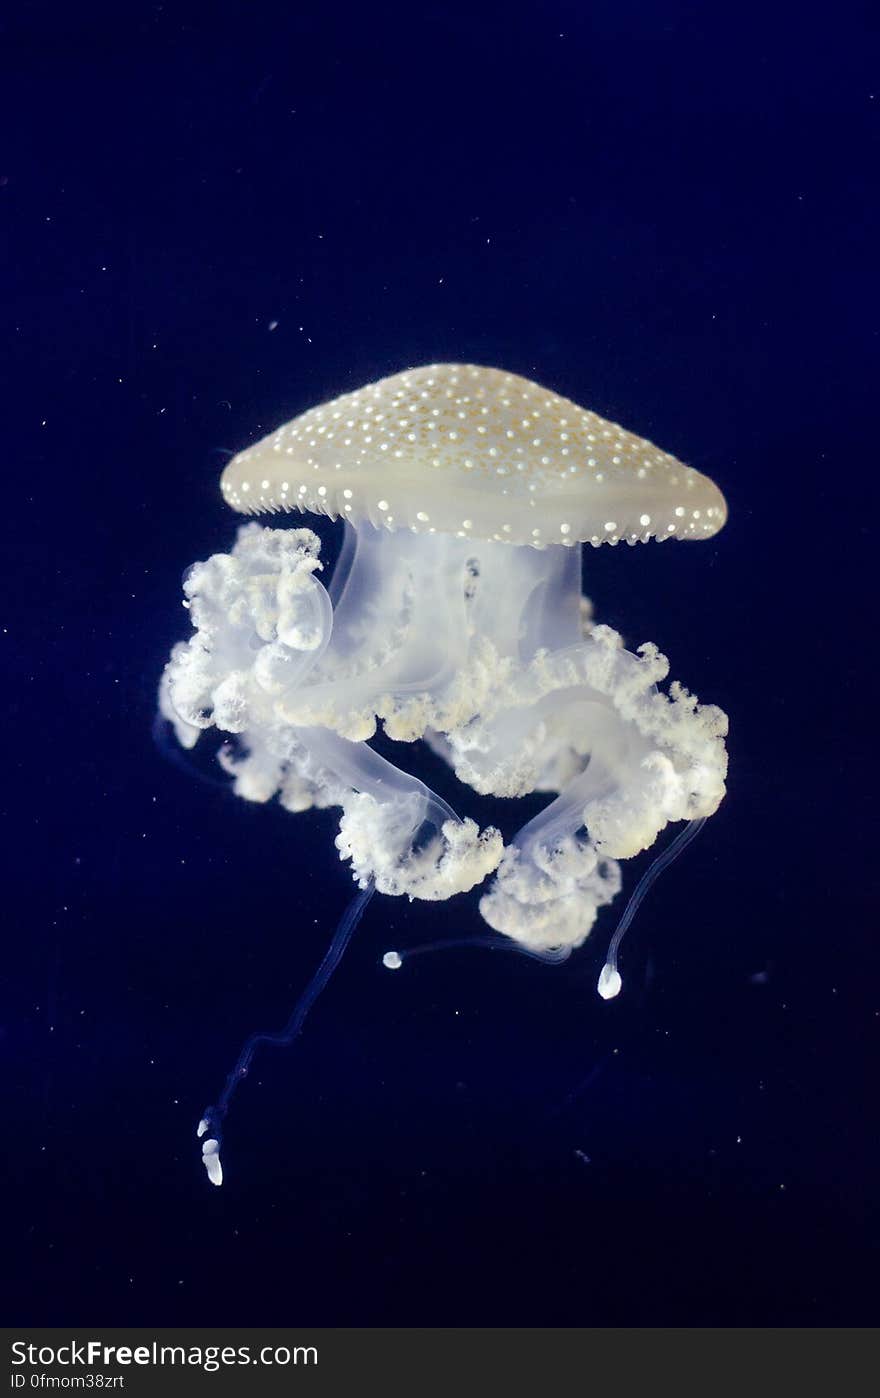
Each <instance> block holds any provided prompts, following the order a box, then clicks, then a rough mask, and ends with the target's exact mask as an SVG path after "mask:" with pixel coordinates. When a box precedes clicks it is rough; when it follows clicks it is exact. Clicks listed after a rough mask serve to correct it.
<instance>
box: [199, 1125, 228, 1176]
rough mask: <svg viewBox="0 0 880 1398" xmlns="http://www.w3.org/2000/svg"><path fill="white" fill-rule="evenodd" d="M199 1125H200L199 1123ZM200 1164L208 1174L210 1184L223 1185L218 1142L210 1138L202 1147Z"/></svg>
mask: <svg viewBox="0 0 880 1398" xmlns="http://www.w3.org/2000/svg"><path fill="white" fill-rule="evenodd" d="M200 1125H201V1123H200ZM202 1164H203V1165H204V1167H205V1169H206V1170H207V1172H208V1179H209V1180H210V1181H211V1183H212V1184H216V1185H218V1186H219V1185H221V1184H222V1183H223V1166H222V1165H221V1164H220V1142H219V1141H217V1140H215V1139H214V1137H213V1136H211V1137H210V1138H209V1139H208V1140H207V1141H205V1143H204V1145H203V1146H202Z"/></svg>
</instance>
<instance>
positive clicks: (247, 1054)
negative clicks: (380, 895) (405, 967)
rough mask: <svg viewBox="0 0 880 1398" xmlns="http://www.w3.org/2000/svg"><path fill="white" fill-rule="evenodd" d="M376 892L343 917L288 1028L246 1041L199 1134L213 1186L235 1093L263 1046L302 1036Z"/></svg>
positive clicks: (360, 895)
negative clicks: (312, 1010) (224, 1130)
mask: <svg viewBox="0 0 880 1398" xmlns="http://www.w3.org/2000/svg"><path fill="white" fill-rule="evenodd" d="M374 891H375V887H374V885H373V884H372V883H370V884H368V885H367V887H366V888H362V889H360V890H359V891H358V892H357V893H356V894H355V896H354V897H353V898H352V900H351V902H350V903H349V905H348V907H347V908H346V910H345V912H344V913H343V914H342V918H341V919H340V922H339V926H338V927H337V929H336V932H335V934H334V936H333V940H332V942H331V943H330V945H329V947H328V948H327V951H326V952H325V954H324V958H323V960H322V961H321V964H320V966H319V967H318V969H317V971H316V972H315V974H314V976H313V977H312V979H311V980H310V981H309V983H308V985H307V986H306V988H305V990H304V991H303V993H302V995H301V996H300V998H299V1000H298V1001H297V1003H296V1005H295V1007H294V1009H293V1012H292V1014H291V1016H290V1018H289V1019H288V1021H287V1023H286V1024H285V1026H284V1028H283V1029H281V1030H280V1031H278V1032H277V1033H275V1034H270V1033H264V1032H259V1033H256V1034H251V1036H250V1038H249V1039H247V1040H246V1041H245V1043H244V1045H243V1047H242V1050H241V1053H240V1054H239V1055H238V1058H237V1059H236V1062H235V1067H234V1068H233V1069H232V1072H231V1073H230V1074H229V1076H228V1078H227V1079H226V1083H225V1086H224V1088H223V1091H222V1093H221V1094H220V1097H219V1098H218V1100H217V1102H216V1103H215V1104H214V1105H213V1106H212V1107H208V1108H206V1110H205V1112H204V1114H203V1116H202V1119H201V1121H200V1122H199V1125H198V1131H197V1133H196V1134H197V1136H198V1138H199V1139H200V1140H201V1142H202V1163H203V1164H204V1166H205V1169H206V1170H207V1172H208V1179H209V1180H210V1181H211V1184H215V1185H221V1184H222V1183H223V1167H222V1165H221V1163H220V1146H221V1144H222V1141H223V1132H222V1125H223V1120H224V1118H225V1116H226V1113H227V1112H228V1111H229V1104H230V1102H231V1101H232V1097H233V1095H234V1093H235V1089H236V1088H237V1087H238V1085H239V1083H240V1082H242V1081H243V1079H244V1078H246V1077H247V1075H248V1072H249V1070H250V1066H251V1063H252V1062H253V1058H254V1054H255V1053H256V1051H257V1049H258V1048H260V1046H261V1045H262V1044H268V1045H270V1046H271V1047H272V1048H288V1047H289V1046H290V1045H291V1044H292V1043H293V1041H294V1040H295V1039H296V1038H297V1036H298V1035H299V1034H300V1033H301V1032H302V1027H303V1025H304V1023H305V1021H306V1016H307V1015H308V1013H309V1010H310V1009H311V1008H312V1006H313V1005H314V1003H315V1001H316V1000H317V998H318V996H319V995H320V994H321V991H322V990H323V989H324V987H325V986H326V984H327V982H328V981H329V979H330V977H331V976H332V975H333V972H334V971H335V970H336V967H337V966H338V965H339V963H340V961H341V960H342V957H343V955H344V953H345V949H346V947H347V946H348V943H349V942H350V940H351V937H352V934H353V932H354V930H355V928H356V927H357V925H358V923H359V922H360V920H361V918H362V917H363V915H364V912H365V910H366V907H367V904H368V903H369V901H370V899H371V898H372V896H373V893H374Z"/></svg>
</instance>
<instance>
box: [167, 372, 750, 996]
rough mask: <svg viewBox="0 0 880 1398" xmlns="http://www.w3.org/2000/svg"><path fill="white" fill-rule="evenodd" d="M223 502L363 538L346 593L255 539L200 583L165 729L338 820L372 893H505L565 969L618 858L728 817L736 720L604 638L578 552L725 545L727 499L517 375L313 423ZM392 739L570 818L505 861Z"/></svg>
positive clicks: (437, 383) (410, 382)
mask: <svg viewBox="0 0 880 1398" xmlns="http://www.w3.org/2000/svg"><path fill="white" fill-rule="evenodd" d="M221 489H222V492H223V496H224V498H225V499H226V501H227V503H228V504H229V505H230V506H231V507H232V508H233V509H234V510H236V511H238V512H239V513H241V514H245V515H258V514H272V515H277V514H280V513H286V512H299V513H302V514H306V515H308V514H319V515H325V516H328V517H329V518H332V519H336V518H340V519H342V520H343V521H344V522H345V539H344V543H343V548H342V552H341V554H340V558H339V561H338V563H337V565H336V569H335V571H334V576H333V578H332V580H331V581H330V583H329V586H328V587H326V588H325V586H324V583H323V581H322V579H321V577H320V574H321V573H322V571H323V565H322V563H321V560H320V541H319V539H318V538H317V536H316V535H315V534H314V533H313V531H312V530H310V529H308V528H296V527H294V528H280V529H279V528H271V527H269V528H267V527H263V526H261V525H259V524H256V523H253V522H252V523H248V524H245V525H243V526H242V527H241V528H240V530H239V533H238V537H237V540H236V543H235V545H234V547H233V548H232V550H231V551H230V553H228V554H216V555H214V556H213V557H212V558H210V559H208V560H207V562H204V563H197V564H195V565H194V566H193V568H192V569H190V571H189V573H188V574H187V577H186V580H185V584H184V591H185V594H186V599H187V603H188V606H189V616H190V620H191V622H192V625H193V635H192V636H191V638H190V640H189V641H188V642H187V643H180V644H178V646H176V647H175V649H174V652H173V653H172V657H171V659H170V661H169V664H168V666H167V667H166V671H165V675H164V677H163V682H162V687H161V692H160V707H161V710H162V713H163V714H164V716H165V717H167V718H169V719H170V720H171V721H172V723H173V724H174V725H175V728H176V731H177V733H178V736H179V738H180V741H181V742H182V743H183V744H184V745H185V746H191V745H192V744H193V743H194V742H195V741H196V740H197V738H198V736H199V733H200V732H201V731H203V730H204V729H205V728H208V727H211V726H214V727H217V728H219V729H221V730H222V731H224V732H225V733H227V734H229V735H233V736H232V744H233V745H234V746H229V745H227V746H226V747H225V748H224V749H223V750H222V752H221V762H222V765H223V767H224V769H225V770H226V771H227V772H228V773H229V775H230V776H231V778H232V781H233V784H234V789H235V791H236V792H237V793H238V794H239V795H241V796H242V797H244V798H245V799H248V800H253V801H266V800H269V799H271V798H273V797H275V796H277V797H278V799H279V800H280V801H281V803H282V805H284V806H285V807H286V808H287V809H288V810H290V811H292V812H298V811H304V810H306V809H308V808H309V807H311V806H321V807H326V806H335V807H339V808H340V809H341V816H340V822H339V835H338V837H337V840H336V846H337V849H338V852H339V855H340V857H341V858H342V859H343V860H346V861H348V862H349V863H350V866H351V871H352V874H353V877H354V879H355V881H356V882H357V883H358V885H359V886H360V887H361V888H362V889H364V888H367V887H370V888H371V889H372V888H375V889H376V890H377V891H378V892H380V893H384V894H387V895H392V896H395V895H401V894H405V895H406V896H407V897H409V898H410V899H432V900H435V899H447V898H449V897H451V896H453V895H454V894H458V893H463V892H467V891H468V890H470V889H472V888H475V887H477V886H478V885H484V887H483V890H482V893H481V897H480V901H479V908H480V912H481V914H482V916H483V918H484V920H485V922H486V923H488V925H489V927H490V928H491V929H492V930H493V931H494V932H496V933H500V934H503V935H504V936H506V937H508V938H511V939H513V941H514V942H516V943H517V944H519V945H520V946H521V947H523V948H524V949H527V950H530V951H533V952H536V953H541V954H544V953H548V952H550V953H555V952H558V951H566V952H567V951H570V950H571V949H572V948H573V947H577V946H579V945H580V944H581V943H582V942H583V941H584V939H585V938H586V937H587V935H588V934H589V932H590V930H591V927H592V925H593V923H594V921H595V918H596V915H597V913H598V910H599V909H600V908H601V907H602V906H604V905H606V904H608V903H610V902H611V900H612V899H613V898H614V897H615V895H616V894H617V892H618V891H619V889H620V886H621V872H620V864H619V861H620V860H625V859H629V858H630V857H632V856H633V855H636V854H638V853H639V852H640V851H642V850H645V849H647V848H649V847H650V846H651V845H652V844H653V843H654V841H655V840H656V839H657V836H658V835H659V834H660V832H661V831H662V830H663V829H664V828H665V827H666V826H667V825H668V824H669V823H671V822H680V821H686V822H694V821H700V820H702V819H704V818H705V817H707V816H709V815H711V814H712V813H713V812H714V811H715V810H716V809H717V807H718V805H719V803H720V801H721V799H722V797H723V795H724V778H725V772H726V754H725V749H724V741H723V739H724V735H725V732H726V719H725V716H724V714H723V713H722V712H721V711H720V710H719V709H717V708H715V707H713V706H710V705H700V704H698V702H697V700H696V699H695V698H694V696H692V695H690V694H689V693H688V692H687V690H685V689H684V688H683V687H682V686H681V685H679V684H677V683H674V684H671V685H670V686H669V688H668V690H667V691H665V692H664V690H663V689H661V688H660V686H661V685H662V683H663V681H664V680H665V679H666V677H667V673H668V665H667V662H666V660H665V658H664V657H663V656H662V655H661V654H660V652H659V651H658V649H657V647H656V646H654V645H653V644H651V643H646V644H644V645H642V646H640V647H639V649H638V650H637V651H636V652H634V653H633V652H630V651H627V650H626V649H625V648H624V646H623V643H622V640H621V638H620V636H619V635H618V634H617V633H616V632H615V631H613V630H612V629H611V628H610V627H607V626H603V625H598V624H595V623H594V621H593V619H592V616H591V614H590V609H589V607H588V605H586V603H585V600H584V599H583V598H582V597H581V564H580V553H581V550H580V547H579V545H581V544H590V545H592V546H593V547H599V546H601V545H602V544H611V545H616V544H618V543H620V542H622V541H626V542H627V543H628V544H633V545H634V544H636V543H639V542H647V541H648V540H652V539H655V540H661V541H662V540H665V539H682V540H685V541H687V540H696V539H707V538H710V537H712V536H713V535H714V534H715V533H717V531H718V530H719V529H720V528H721V527H722V526H723V524H724V522H725V519H726V515H727V509H726V505H725V501H724V498H723V496H722V494H721V492H720V491H719V489H718V487H717V486H716V485H715V484H714V483H713V482H712V481H711V480H709V479H708V478H707V477H706V476H704V475H701V474H700V473H699V472H698V471H695V470H693V469H692V468H690V467H687V466H685V465H683V464H682V463H681V462H679V461H677V460H676V459H675V458H674V457H672V456H669V455H668V454H667V453H665V452H662V451H660V450H658V449H657V448H656V447H654V446H653V445H652V444H651V443H650V442H648V441H646V440H645V439H643V438H641V437H637V436H634V435H633V434H632V433H630V432H628V431H625V430H624V429H623V428H621V427H618V426H616V425H614V424H613V423H609V422H606V421H604V420H603V419H602V418H600V417H598V416H597V415H596V414H595V413H592V412H589V411H587V410H585V409H583V408H580V407H578V406H577V405H576V404H575V403H573V402H571V401H569V400H568V399H566V398H563V397H561V396H559V395H558V394H555V393H553V392H552V391H550V390H548V389H546V388H542V387H540V386H539V385H538V384H536V383H532V382H530V381H529V380H526V379H523V378H520V377H518V376H517V375H514V374H509V373H505V372H503V371H501V370H499V369H491V368H482V367H479V366H475V365H455V364H435V365H429V366H426V367H422V368H417V369H411V370H407V371H405V372H403V373H399V374H394V375H392V376H391V377H389V378H385V379H382V380H380V381H379V382H378V383H374V384H370V385H367V386H366V387H365V388H363V389H360V390H358V391H357V392H355V393H348V394H345V395H343V396H342V397H340V398H337V399H334V400H333V401H332V402H329V403H326V404H323V405H321V406H319V407H316V408H312V409H310V410H309V411H307V412H305V413H303V414H302V415H301V416H299V417H297V418H295V419H294V420H293V421H292V422H290V423H287V424H285V425H284V426H282V427H280V428H278V429H277V431H275V432H273V433H271V434H270V435H269V436H267V437H265V438H263V440H262V441H260V442H257V443H256V444H255V445H254V446H252V447H249V448H248V449H247V450H245V451H243V452H241V453H240V454H239V455H238V456H236V457H234V458H233V460H232V461H230V462H229V463H228V465H227V466H226V468H225V470H224V471H223V475H222V479H221ZM379 725H381V726H382V727H383V728H384V730H385V731H386V733H387V734H388V735H389V736H390V737H391V738H393V739H396V740H398V741H399V742H402V743H416V742H417V741H418V740H424V741H425V742H426V743H427V744H428V745H429V746H430V747H431V749H432V750H433V751H434V752H435V753H436V754H437V755H439V756H440V757H441V758H442V759H443V760H444V761H445V762H447V763H448V765H449V766H450V767H451V768H452V770H453V771H454V773H455V775H456V777H457V778H458V779H459V780H460V781H461V782H463V783H465V784H466V785H468V786H469V787H471V788H473V789H474V790H475V791H477V792H478V793H479V794H481V795H484V796H495V797H505V798H516V797H520V796H524V795H526V794H528V793H530V792H535V791H537V792H545V793H547V795H548V797H550V798H552V799H550V800H549V802H548V804H547V806H546V807H545V809H544V810H543V811H542V812H541V813H540V814H539V815H538V816H536V817H535V818H534V819H533V820H531V821H529V822H528V823H527V824H526V825H524V827H523V828H522V829H521V830H520V832H519V834H518V835H516V836H515V838H514V839H513V840H512V841H511V842H510V844H508V845H507V846H506V847H505V845H504V843H503V841H502V837H501V835H500V833H499V832H498V831H497V830H496V829H495V828H494V827H493V826H491V825H489V826H487V827H486V828H484V829H482V830H480V829H479V828H478V827H477V825H476V823H475V822H474V821H473V820H470V819H460V818H459V817H458V816H457V815H456V813H455V811H454V810H453V809H452V808H451V807H450V806H449V805H448V804H447V803H446V802H444V801H442V800H441V799H440V797H439V796H437V795H436V794H435V793H433V792H432V791H431V790H430V789H429V788H428V787H426V786H425V785H424V783H423V782H421V781H420V780H419V779H418V778H417V777H416V776H415V775H414V774H410V773H406V772H404V771H402V770H401V769H399V768H397V767H395V766H394V765H392V764H391V763H390V762H388V761H387V760H386V759H385V758H383V757H381V756H380V755H379V754H378V753H377V752H376V751H374V750H373V749H372V748H371V747H370V746H369V740H370V739H371V738H372V737H373V735H374V734H375V732H376V730H377V727H378V726H379ZM618 988H619V987H618ZM603 989H604V991H608V989H609V986H608V984H607V977H606V983H605V984H604V986H603ZM612 993H615V992H612Z"/></svg>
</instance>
